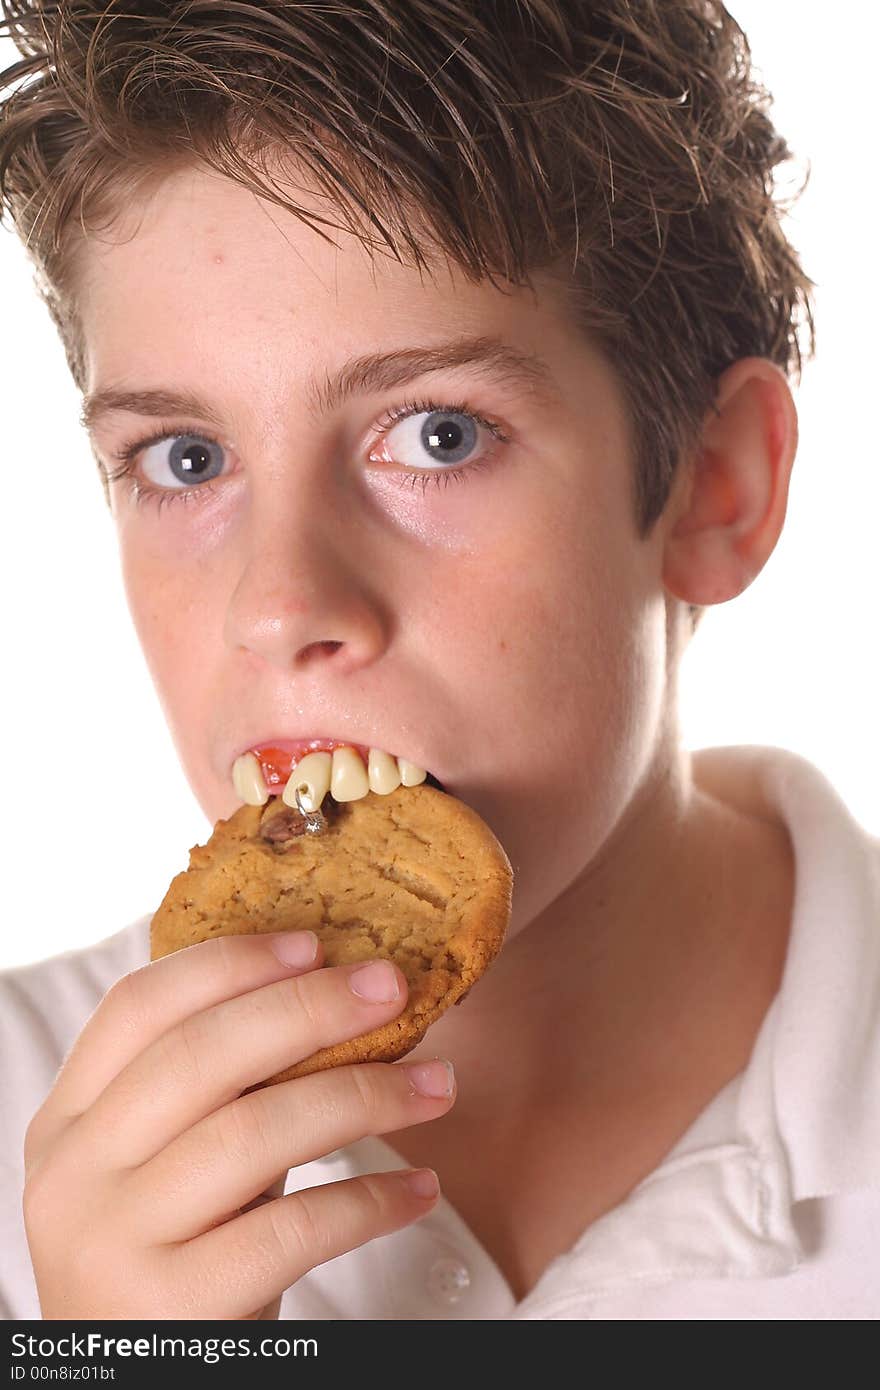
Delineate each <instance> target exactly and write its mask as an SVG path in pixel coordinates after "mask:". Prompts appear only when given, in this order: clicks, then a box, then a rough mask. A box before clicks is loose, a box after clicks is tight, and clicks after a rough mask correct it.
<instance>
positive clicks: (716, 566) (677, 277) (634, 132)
mask: <svg viewBox="0 0 880 1390" xmlns="http://www.w3.org/2000/svg"><path fill="white" fill-rule="evenodd" d="M37 8H38V7H36V6H29V5H23V4H21V3H16V4H15V5H14V6H11V5H10V6H4V10H5V13H6V14H7V17H8V19H9V20H10V23H11V25H12V32H13V34H14V35H15V36H16V37H17V38H18V39H19V43H20V47H21V48H22V51H23V52H24V53H27V54H28V55H30V56H28V57H27V58H25V59H24V61H23V65H22V67H21V68H20V70H19V71H18V72H17V73H13V74H12V75H11V76H10V77H8V79H7V88H8V89H9V91H10V95H9V96H8V97H7V100H6V103H5V107H4V114H3V120H2V124H0V182H2V196H3V199H4V203H5V205H6V206H7V207H8V209H9V212H10V214H11V216H12V217H13V219H14V223H15V225H16V227H17V229H18V230H19V232H20V233H21V235H22V236H23V237H25V238H26V239H27V243H28V245H29V247H30V248H31V251H32V253H33V255H34V257H35V259H36V261H37V265H38V267H39V269H40V270H41V272H42V275H43V289H44V293H45V296H46V299H47V303H48V304H49V307H50V309H51V311H52V313H53V315H54V317H55V320H56V322H57V324H58V326H59V330H60V332H61V334H62V337H63V340H64V343H65V347H66V350H67V353H68V359H69V361H70V365H71V370H72V372H73V374H74V378H75V380H76V382H77V385H78V387H79V388H80V389H81V391H82V393H83V397H84V406H83V420H84V424H85V426H86V428H87V429H88V430H89V434H90V438H91V441H92V445H93V448H94V452H95V457H96V461H97V463H98V466H99V468H100V469H101V471H102V477H103V478H104V480H105V487H106V495H107V500H108V504H109V506H110V508H111V511H112V515H113V518H114V522H115V524H116V526H117V530H118V536H119V542H120V553H121V557H122V563H123V572H124V577H125V583H126V589H127V593H128V597H129V603H130V607H131V612H132V616H133V619H134V622H135V626H136V629H137V632H138V635H139V638H140V640H141V642H142V645H143V647H144V651H145V653H146V656H147V659H148V661H149V664H150V669H151V672H152V675H153V678H154V681H155V683H156V686H157V690H158V692H159V695H160V698H161V700H162V703H163V707H164V709H165V711H166V714H167V717H168V721H169V726H170V728H171V731H172V734H173V736H174V739H175V742H176V746H177V748H178V750H179V752H180V756H181V760H182V763H183V766H184V769H185V771H186V773H187V776H188V778H189V780H190V782H191V784H192V786H193V789H194V791H195V794H196V796H197V797H198V799H199V801H200V803H201V805H202V806H203V808H204V810H205V812H206V814H207V815H208V816H209V818H210V819H211V820H216V819H217V818H219V817H221V816H228V815H229V814H231V813H232V811H233V810H234V809H235V808H236V806H237V805H238V804H239V797H238V795H237V792H236V787H235V784H234V782H233V769H234V767H235V764H236V761H237V759H238V758H239V757H240V756H241V755H242V754H244V753H246V752H247V751H249V750H252V749H254V748H259V747H260V746H263V745H266V744H270V743H271V744H277V743H278V742H279V741H280V740H286V741H289V742H290V743H291V744H294V745H295V744H296V743H298V742H301V741H305V740H309V739H314V738H324V739H329V740H333V741H334V742H336V743H337V744H339V745H340V746H345V745H347V744H357V745H365V746H367V747H370V748H377V749H381V750H384V751H387V752H389V753H391V754H393V755H394V756H399V757H403V758H406V759H407V760H408V761H410V762H411V763H415V764H416V765H417V766H419V767H422V768H426V769H429V770H430V771H431V772H433V773H434V774H435V775H436V776H437V777H439V779H440V781H441V782H442V783H443V785H444V786H445V787H446V788H447V789H448V790H449V791H450V792H452V793H453V794H454V795H457V796H460V797H461V798H462V799H463V800H465V801H467V802H468V803H469V804H471V805H472V806H474V807H475V808H476V809H477V810H478V811H479V812H480V814H481V815H482V816H483V818H484V819H485V820H486V821H487V823H488V824H489V825H490V826H491V827H492V829H493V830H494V831H495V833H496V834H497V835H498V838H499V839H500V840H501V842H502V844H503V845H504V847H505V849H506V850H507V852H508V854H509V856H510V858H511V861H512V863H513V866H514V870H515V875H516V882H515V896H514V914H513V921H512V924H511V929H510V933H509V937H508V941H507V943H506V944H505V947H504V949H503V951H502V953H501V956H500V957H499V959H498V960H497V961H496V962H495V964H494V965H493V967H492V969H491V970H490V971H489V973H488V974H487V976H486V977H485V978H484V980H482V981H481V982H480V984H479V986H478V987H477V988H475V989H474V990H473V991H472V993H471V995H470V997H469V999H468V1001H467V1004H466V1005H465V1007H464V1008H462V1009H461V1010H454V1011H451V1012H452V1013H453V1014H454V1015H455V1016H454V1017H450V1016H449V1015H445V1016H444V1017H443V1018H442V1019H441V1020H440V1021H439V1022H438V1023H437V1024H436V1025H435V1026H434V1027H433V1028H432V1029H431V1031H430V1034H429V1036H428V1038H427V1039H426V1041H425V1042H424V1043H423V1044H422V1045H420V1047H419V1048H417V1049H416V1050H415V1051H414V1052H413V1053H411V1054H410V1056H409V1057H408V1058H407V1059H406V1060H405V1061H404V1062H403V1063H400V1064H397V1065H393V1066H383V1065H361V1066H358V1067H342V1068H338V1069H336V1070H335V1071H333V1072H329V1073H320V1074H318V1075H316V1076H312V1077H306V1078H302V1079H301V1080H298V1081H295V1082H291V1083H287V1084H284V1085H281V1086H276V1087H273V1088H271V1089H270V1090H265V1091H259V1092H255V1093H250V1094H248V1093H247V1092H248V1088H249V1087H251V1086H253V1085H254V1084H256V1083H257V1082H258V1081H259V1080H261V1079H262V1078H264V1077H266V1076H268V1075H270V1074H272V1072H273V1071H276V1070H278V1069H280V1068H281V1067H282V1066H285V1065H290V1064H291V1063H292V1062H293V1061H295V1060H296V1059H297V1058H299V1057H304V1056H307V1055H310V1054H311V1053H312V1052H313V1051H315V1050H316V1048H317V1047H319V1046H323V1045H326V1044H328V1043H330V1042H336V1041H340V1040H342V1039H343V1038H346V1037H352V1036H357V1035H358V1034H359V1033H361V1032H366V1031H368V1030H369V1029H371V1028H373V1027H375V1026H377V1025H378V1024H379V1023H381V1022H384V1021H385V1020H387V1019H391V1018H393V1017H395V1016H396V1014H397V1013H398V1012H400V1010H401V1009H402V1008H403V1006H404V1003H405V997H404V996H405V981H404V980H403V979H402V977H401V976H400V974H399V972H397V971H396V970H394V969H393V968H390V969H389V968H386V969H385V970H384V973H383V971H382V970H381V969H380V970H379V971H378V972H377V971H375V970H373V971H371V972H370V974H369V975H365V974H364V973H363V972H362V971H352V970H350V969H342V968H340V969H325V970H321V969H320V968H318V967H320V964H321V957H320V953H319V952H317V953H316V952H315V949H314V942H312V941H310V940H309V939H308V934H303V933H290V934H286V935H285V936H283V937H272V938H268V937H253V938H235V939H230V938H227V939H225V940H223V941H213V942H208V943H205V944H203V945H200V946H198V947H194V948H191V949H190V950H188V951H184V952H181V953H179V954H177V955H176V956H172V957H168V958H166V959H164V960H162V961H159V962H156V963H155V964H153V965H147V964H146V962H147V959H148V945H147V935H148V920H144V921H141V922H138V923H135V924H134V925H133V926H132V927H130V928H128V929H127V930H126V931H125V932H123V933H120V934H119V935H118V936H117V937H114V938H111V939H110V941H109V942H107V943H104V944H103V945H102V946H99V947H97V948H92V949H91V950H90V951H87V952H78V953H75V955H74V956H73V957H67V958H62V959H60V960H58V961H55V962H50V963H48V964H44V965H41V966H38V967H31V968H29V969H28V970H24V971H17V972H10V974H9V975H8V976H7V977H6V978H5V979H4V980H3V982H2V985H3V990H4V1007H3V1015H2V1017H3V1026H4V1028H5V1030H6V1032H7V1035H8V1045H9V1048H10V1050H11V1049H14V1052H12V1051H10V1055H15V1056H16V1057H19V1058H21V1063H20V1069H19V1071H18V1072H17V1073H16V1077H15V1084H14V1087H12V1088H11V1091H10V1100H9V1112H10V1113H11V1115H12V1117H13V1123H12V1125H11V1130H12V1132H13V1140H12V1147H10V1149H9V1162H10V1163H13V1162H15V1163H18V1164H19V1165H20V1169H21V1176H20V1180H19V1181H18V1183H17V1185H16V1187H15V1191H14V1193H12V1194H11V1195H10V1197H9V1199H8V1203H9V1214H8V1215H7V1217H6V1220H7V1224H8V1228H9V1241H8V1244H7V1249H8V1254H7V1255H6V1256H5V1266H4V1268H3V1271H2V1277H3V1285H2V1289H3V1296H4V1298H5V1299H6V1304H7V1315H8V1316H12V1317H22V1316H36V1315H38V1312H39V1311H41V1312H42V1315H43V1316H44V1317H46V1318H53V1317H64V1318H70V1317H82V1318H84V1317H132V1318H169V1317H179V1316H189V1317H206V1318H227V1317H229V1318H253V1317H259V1316H267V1315H276V1316H278V1315H280V1316H281V1317H285V1318H298V1317H303V1316H317V1317H325V1318H382V1317H394V1318H412V1317H417V1318H443V1317H452V1318H495V1317H513V1318H571V1317H574V1318H585V1317H626V1318H633V1317H635V1318H653V1317H707V1318H708V1317H712V1318H742V1317H758V1316H761V1317H767V1316H769V1317H785V1318H788V1317H818V1316H822V1317H827V1316H829V1315H831V1316H847V1317H849V1316H869V1315H870V1314H871V1312H872V1311H876V1310H875V1309H873V1310H872V1306H871V1298H872V1296H873V1295H872V1294H871V1289H872V1287H874V1288H876V1282H877V1273H878V1270H877V1264H878V1256H877V1253H876V1252H877V1249H878V1242H877V1239H876V1236H877V1232H878V1225H880V1199H878V1197H877V1193H876V1187H875V1188H874V1190H873V1192H872V1190H871V1183H872V1181H873V1180H874V1179H875V1177H876V1171H877V1163H878V1149H880V1101H878V1094H877V1092H878V1086H877V1081H878V1068H880V1058H878V1048H880V1033H878V1023H877V1015H876V1003H875V1002H874V1001H875V999H876V997H877V994H876V991H877V987H878V975H880V950H878V933H877V930H876V928H877V921H878V909H880V882H878V879H880V855H878V846H877V844H876V842H875V841H873V840H871V839H870V837H868V836H866V835H865V834H864V832H863V831H861V830H860V828H859V827H858V826H857V825H856V824H855V823H854V822H853V821H852V819H851V818H850V817H849V816H848V814H847V812H846V810H845V808H844V807H843V806H842V805H841V804H840V802H839V800H838V799H837V798H836V796H835V793H834V792H833V790H832V788H830V787H829V786H828V784H827V783H826V782H825V781H824V779H823V778H822V777H821V776H820V774H818V772H817V771H816V770H815V769H813V768H811V767H810V765H809V764H807V763H805V762H804V761H803V760H802V759H799V758H796V757H795V756H794V755H791V754H786V753H784V752H782V751H781V750H770V749H748V750H739V749H734V750H729V749H728V750H723V749H719V750H707V751H704V752H701V753H699V754H695V755H693V757H691V756H690V755H689V754H687V753H686V752H685V751H684V750H682V748H681V746H680V739H679V735H678V728H677V716H676V671H677V667H678V662H679V660H680V656H681V653H682V651H683V650H684V647H685V646H686V643H687V640H688V636H689V634H690V632H691V631H692V627H693V624H694V623H695V622H696V621H697V620H698V617H699V613H700V610H701V609H702V608H703V607H704V606H707V605H710V604H714V603H720V602H724V601H726V600H728V599H730V598H733V597H735V596H736V595H737V594H738V593H740V592H742V590H743V589H745V588H746V587H747V586H748V584H749V583H750V582H751V581H752V580H753V579H754V578H755V576H756V575H757V574H758V573H759V572H760V570H761V569H762V567H763V565H764V564H765V563H766V561H767V559H768V558H769V556H770V554H771V553H772V551H773V549H774V547H775V545H776V542H777V540H778V537H779V535H780V532H781V528H782V524H783V520H784V516H785V508H786V500H787V491H788V483H789V477H790V473H791V468H792V465H793V461H794V456H795V450H796V442H797V421H796V413H795V408H794V403H793V400H792V396H791V392H790V389H789V387H788V384H787V380H786V377H787V374H788V373H789V372H791V371H793V370H795V369H796V368H797V366H798V365H799V363H800V347H799V342H798V333H797V329H798V323H799V318H800V317H801V316H803V317H805V318H806V321H807V324H808V325H809V328H810V330H811V331H812V315H811V310H810V300H809V289H810V285H811V282H810V281H809V279H808V278H807V277H806V275H805V274H804V273H803V271H802V269H801V267H800V265H799V263H798V260H797V257H796V255H795V253H794V251H793V250H792V248H791V247H790V246H789V245H788V243H787V241H786V240H785V237H784V235H783V233H782V231H781V228H780V225H779V219H778V213H777V210H776V208H775V207H774V205H773V200H772V193H771V189H772V171H773V169H774V168H775V167H776V165H777V164H778V163H779V162H780V161H781V160H782V159H784V158H785V156H786V154H787V151H786V147H785V144H784V142H783V141H782V140H781V138H780V137H779V136H778V135H777V133H776V132H775V130H774V129H773V127H772V125H771V123H770V121H769V119H768V117H767V115H766V114H765V111H764V110H763V102H762V97H761V92H760V89H759V88H757V86H756V85H755V84H753V82H752V81H751V78H750V75H749V68H748V49H747V45H746V43H745V40H744V37H743V36H742V34H741V33H740V31H739V30H738V28H737V26H736V25H735V23H734V21H733V20H732V19H731V17H730V16H729V14H728V13H727V12H726V10H725V9H724V8H723V7H722V6H721V5H720V4H707V3H702V2H701V3H697V0H693V3H681V4H675V5H671V4H670V5H664V6H658V5H656V4H654V3H647V0H646V3H643V4H632V3H629V2H626V3H625V0H619V3H608V4H604V5H601V6H600V5H595V6H593V5H587V6H585V5H582V4H575V3H571V4H566V3H561V2H558V3H546V0H545V2H544V3H541V4H538V3H531V4H527V3H521V4H518V5H516V6H510V5H494V4H487V5H485V6H483V5H481V6H478V7H474V6H469V5H465V4H458V3H446V4H433V5H431V6H427V5H423V4H419V3H415V0H413V3H407V4H398V5H395V6H393V7H389V6H387V5H379V4H374V3H367V0H362V3H358V4H355V3H352V4H350V5H347V6H345V7H332V8H330V9H327V8H324V7H317V8H315V7H311V6H308V5H301V4H275V5H263V6H260V7H247V6H230V7H228V8H226V7H224V6H223V5H216V6H211V7H210V8H209V9H205V8H200V7H194V6H191V5H186V4H172V5H168V6H166V7H161V9H160V7H157V6H155V5H150V6H143V7H141V6H139V5H137V4H135V5H129V4H127V5H126V6H125V7H124V8H123V7H118V6H116V5H112V4H111V5H99V6H95V7H88V6H83V5H74V4H61V5H60V6H58V7H57V14H53V16H52V19H51V22H50V21H48V20H47V19H46V17H45V16H42V15H40V14H38V13H37ZM157 9H160V13H159V14H157V13H156V12H157ZM47 24H49V28H48V31H46V29H45V27H44V26H46V25H47ZM25 74H27V75H28V76H29V77H30V82H29V83H26V84H25V85H24V86H23V87H22V88H21V89H20V91H12V88H13V85H14V83H15V82H16V80H17V78H18V77H20V76H22V75H25ZM93 1010H94V1012H92V1011H93ZM89 1014H91V1017H89ZM87 1019H88V1022H86V1020H87ZM854 1021H855V1026H853V1022H854ZM84 1025H85V1026H84ZM845 1025H846V1026H845ZM71 1047H72V1050H70V1049H71ZM68 1054H69V1055H68ZM62 1062H63V1063H64V1065H63V1066H62V1065H61V1064H62ZM59 1067H60V1068H61V1070H60V1073H59V1074H58V1075H57V1079H56V1073H58V1069H59ZM456 1076H457V1077H458V1081H459V1084H460V1093H459V1091H458V1090H457V1088H456V1081H455V1077H456ZM428 1121H433V1123H432V1124H427V1123H426V1122H428ZM25 1129H26V1130H27V1133H26V1139H25V1143H24V1154H23V1161H22V1158H21V1157H20V1156H19V1152H18V1149H19V1145H20V1141H21V1137H22V1135H23V1133H24V1131H25ZM382 1134H389V1135H391V1136H392V1143H393V1147H389V1146H388V1145H387V1144H386V1143H384V1142H383V1141H382V1140H380V1139H379V1138H378V1137H377V1136H379V1135H382ZM433 1173H436V1174H437V1175H438V1177H439V1180H440V1185H441V1187H442V1191H443V1198H442V1199H440V1198H439V1197H438V1193H437V1185H436V1181H434V1180H433V1179H432V1174H433ZM410 1177H414V1178H415V1185H413V1184H412V1182H410V1181H409V1178H410ZM9 1186H10V1188H11V1187H12V1186H13V1184H10V1185H9ZM22 1187H23V1193H24V1229H22V1227H21V1220H20V1215H19V1212H18V1209H17V1208H18V1202H19V1198H20V1191H21V1188H22ZM282 1191H286V1195H282ZM419 1218H421V1220H419ZM414 1223H418V1224H414ZM378 1236H386V1237H387V1238H386V1239H385V1240H382V1241H377V1240H375V1237H378ZM330 1261H332V1263H327V1262H330ZM31 1271H32V1272H31ZM37 1299H38V1300H39V1301H38V1302H37Z"/></svg>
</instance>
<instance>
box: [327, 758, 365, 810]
mask: <svg viewBox="0 0 880 1390" xmlns="http://www.w3.org/2000/svg"><path fill="white" fill-rule="evenodd" d="M369 790H370V784H369V782H368V780H367V770H366V768H365V767H364V760H363V758H362V757H361V755H360V754H359V753H356V752H355V750H354V749H353V748H334V750H333V768H332V771H331V775H330V791H331V794H332V795H333V798H334V800H336V801H360V799H361V797H362V796H366V794H367V792H368V791H369Z"/></svg>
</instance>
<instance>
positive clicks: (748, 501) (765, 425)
mask: <svg viewBox="0 0 880 1390" xmlns="http://www.w3.org/2000/svg"><path fill="white" fill-rule="evenodd" d="M797 438H798V425H797V410H796V408H795V404H794V400H793V398H792V394H791V391H790V389H789V386H788V382H787V380H786V378H785V374H784V372H783V371H782V369H781V368H780V367H777V366H776V364H775V363H774V362H770V361H769V360H768V359H767V358H764V357H743V358H741V359H740V360H739V361H738V362H734V364H733V366H731V367H728V369H727V371H725V372H724V373H723V374H722V375H721V376H720V377H719V378H718V383H717V394H716V397H715V406H714V408H712V409H710V410H709V411H707V413H706V416H705V420H704V422H703V429H702V434H701V439H700V443H699V445H698V448H697V450H696V453H695V455H694V457H693V458H692V459H691V461H690V465H689V470H685V471H686V472H687V477H686V478H683V480H682V486H681V488H680V490H678V492H677V494H676V496H677V498H678V501H677V502H676V503H675V507H674V510H673V513H672V517H671V523H672V524H671V526H670V530H669V532H668V534H667V537H666V545H665V548H664V556H663V583H664V585H665V586H666V588H667V590H668V591H669V592H670V593H671V594H674V595H675V596H676V597H677V598H680V599H683V600H684V601H685V602H686V603H693V604H698V605H700V606H705V605H709V604H714V603H725V602H726V601H727V600H728V599H731V598H735V597H736V595H737V594H740V593H742V591H743V589H746V588H748V586H749V584H751V582H752V580H753V579H755V577H756V576H757V575H758V574H760V572H761V570H762V569H763V568H764V565H765V564H766V563H767V560H768V559H769V558H770V555H771V554H772V553H773V550H774V547H775V545H776V542H777V541H778V539H779V536H780V533H781V531H782V524H783V522H784V520H785V509H786V506H787V504H788V485H789V480H790V478H791V469H792V464H793V463H794V456H795V452H796V450H797Z"/></svg>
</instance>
